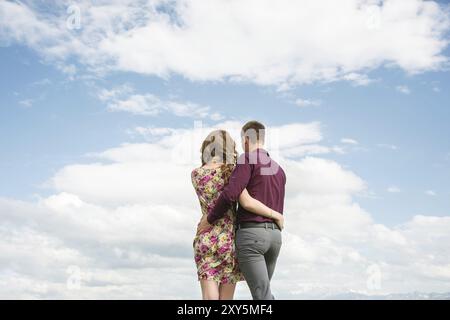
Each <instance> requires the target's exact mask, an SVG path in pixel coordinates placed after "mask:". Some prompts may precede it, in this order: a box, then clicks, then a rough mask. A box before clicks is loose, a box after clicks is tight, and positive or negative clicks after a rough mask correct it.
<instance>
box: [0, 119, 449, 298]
mask: <svg viewBox="0 0 450 320" xmlns="http://www.w3.org/2000/svg"><path fill="white" fill-rule="evenodd" d="M240 125H241V123H238V122H226V123H221V124H218V125H216V126H215V127H222V128H227V129H228V130H229V131H230V132H231V133H232V135H233V136H234V137H235V138H238V137H239V129H240ZM160 129H161V130H156V128H154V127H153V128H151V129H150V128H149V129H148V130H143V128H140V129H139V131H142V133H143V134H145V135H152V136H153V141H152V142H151V143H133V144H123V145H121V146H118V147H117V148H112V149H107V150H104V151H102V152H98V153H96V154H90V155H89V156H90V157H89V158H88V159H90V160H91V161H89V162H88V163H84V164H71V165H67V166H65V167H63V168H61V170H59V171H58V172H57V173H56V174H55V175H54V176H53V177H51V179H50V182H51V183H50V184H51V185H52V186H53V190H52V194H51V195H49V196H45V197H40V198H39V199H38V200H37V201H35V202H24V201H17V200H12V199H5V198H3V199H2V198H0V219H1V220H2V226H0V250H1V252H2V255H1V256H0V265H1V267H0V281H1V283H2V284H3V285H2V286H0V296H1V297H8V298H90V299H94V298H137V299H141V298H146V299H149V298H150V299H151V298H154V299H161V298H199V297H200V289H199V287H198V284H197V281H196V270H195V264H194V262H193V258H192V247H191V244H192V239H193V236H194V232H195V225H196V223H197V221H198V219H199V218H200V209H199V206H198V202H197V199H196V196H195V192H194V190H193V189H192V186H191V184H190V170H191V169H192V168H193V167H195V166H198V165H199V151H198V147H199V145H200V142H201V140H202V139H203V138H204V137H205V136H206V134H207V133H208V132H209V130H211V129H212V127H208V128H200V127H199V128H194V129H177V128H160ZM271 129H274V130H275V131H278V132H281V133H282V134H283V136H284V135H285V134H286V135H287V136H288V137H289V139H287V140H286V141H284V140H283V141H282V143H280V144H279V147H280V151H279V152H274V153H275V154H277V153H278V155H277V156H276V158H277V159H279V161H280V162H281V164H282V166H283V167H284V169H285V171H286V173H287V177H288V179H287V194H286V208H285V214H286V229H285V231H284V232H283V241H284V244H283V248H282V252H281V256H280V260H279V262H278V265H277V270H276V273H275V277H274V279H273V288H274V292H275V294H276V295H277V297H279V298H295V297H305V296H306V297H308V296H309V297H311V296H314V295H315V294H332V293H337V292H345V291H350V290H351V291H352V292H360V293H377V294H381V293H388V292H409V291H444V290H448V287H449V285H450V277H449V274H448V272H447V271H446V270H447V268H448V266H449V265H450V251H449V248H448V246H447V245H446V244H447V243H448V242H449V241H450V233H449V230H450V225H449V223H450V220H449V219H450V218H449V217H432V216H416V217H414V218H413V219H412V220H411V221H409V222H407V223H405V224H401V225H399V226H395V227H388V226H385V225H382V224H379V223H377V222H376V221H375V220H374V218H373V217H372V216H371V214H370V213H369V212H367V211H366V210H365V209H364V208H362V207H361V206H360V205H359V204H358V203H357V202H356V201H355V196H356V195H358V194H360V193H363V192H365V190H366V188H367V187H366V183H365V182H364V181H363V180H362V179H361V178H360V177H359V176H357V175H356V174H355V173H353V172H351V171H350V170H348V169H346V168H344V167H342V166H341V165H339V164H338V163H336V162H335V161H332V160H326V159H321V158H317V157H312V156H307V157H305V158H301V159H297V158H295V159H289V158H288V156H286V155H285V152H287V151H289V150H291V148H295V147H301V146H302V145H305V146H307V145H310V144H312V145H316V146H320V144H319V143H320V142H321V139H322V136H321V132H320V125H319V124H318V123H310V124H290V125H284V126H280V127H274V128H271ZM296 132H298V133H299V134H297V136H295V133H296ZM271 135H272V136H271ZM273 135H276V134H274V133H270V130H269V137H270V139H272V140H275V138H274V136H273ZM296 138H297V139H299V138H301V139H302V140H301V142H296V141H295V139H296ZM269 150H270V151H271V154H272V149H271V148H269ZM274 151H275V150H274ZM188 152H191V153H188ZM78 269H79V270H80V274H78V276H79V277H78V278H79V280H80V285H79V288H78V289H77V288H75V289H74V288H72V287H71V286H68V285H67V282H68V281H70V280H71V279H72V278H71V277H72V276H77V274H74V272H76V270H78ZM74 270H75V271H74ZM373 270H375V271H377V270H378V271H377V272H380V274H381V283H380V286H376V287H375V288H374V287H371V286H368V285H367V282H368V277H370V276H371V273H372V271H373ZM76 279H77V277H75V280H76ZM237 297H238V298H250V295H249V293H248V290H247V288H246V286H245V284H243V283H241V284H239V285H238V290H237Z"/></svg>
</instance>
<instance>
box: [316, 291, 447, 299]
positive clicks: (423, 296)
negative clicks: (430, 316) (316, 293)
mask: <svg viewBox="0 0 450 320" xmlns="http://www.w3.org/2000/svg"><path fill="white" fill-rule="evenodd" d="M322 299H325V300H450V292H445V293H435V292H432V293H423V292H411V293H393V294H387V295H366V294H362V293H357V292H347V293H341V294H335V295H327V296H323V297H322Z"/></svg>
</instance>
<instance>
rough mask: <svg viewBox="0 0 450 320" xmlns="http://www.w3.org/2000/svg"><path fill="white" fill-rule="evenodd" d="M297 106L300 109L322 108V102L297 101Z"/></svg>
mask: <svg viewBox="0 0 450 320" xmlns="http://www.w3.org/2000/svg"><path fill="white" fill-rule="evenodd" d="M295 104H296V105H297V106H299V107H310V106H320V104H321V101H320V100H308V99H300V98H298V99H296V100H295Z"/></svg>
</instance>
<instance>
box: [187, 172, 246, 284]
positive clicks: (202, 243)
mask: <svg viewBox="0 0 450 320" xmlns="http://www.w3.org/2000/svg"><path fill="white" fill-rule="evenodd" d="M191 178H192V184H193V186H194V188H195V191H196V192H197V196H198V199H199V201H200V207H201V210H202V214H208V211H209V209H211V208H212V207H214V205H215V203H216V201H217V198H218V197H219V195H220V192H221V191H222V189H223V187H224V174H223V171H222V170H221V168H220V167H219V168H216V169H205V168H198V169H195V170H193V171H192V174H191ZM235 219H236V213H235V210H234V209H230V210H229V211H228V212H227V213H226V214H225V216H224V217H223V218H221V219H219V220H217V221H216V222H215V223H214V225H213V227H212V228H211V230H207V231H204V232H203V233H201V234H199V235H196V236H195V238H194V242H193V247H194V260H195V263H196V265H197V274H198V279H199V280H203V279H205V280H214V281H217V282H219V283H221V284H223V283H236V282H238V281H242V280H244V277H243V276H242V273H241V272H240V270H239V266H238V263H237V259H236V252H235V247H234V231H235V230H234V222H235Z"/></svg>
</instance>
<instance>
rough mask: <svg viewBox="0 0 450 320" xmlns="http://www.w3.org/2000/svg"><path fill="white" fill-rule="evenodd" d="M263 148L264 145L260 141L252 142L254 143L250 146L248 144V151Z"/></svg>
mask: <svg viewBox="0 0 450 320" xmlns="http://www.w3.org/2000/svg"><path fill="white" fill-rule="evenodd" d="M263 148H264V145H262V144H260V143H258V144H254V145H250V146H248V152H253V151H255V150H258V149H263Z"/></svg>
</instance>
